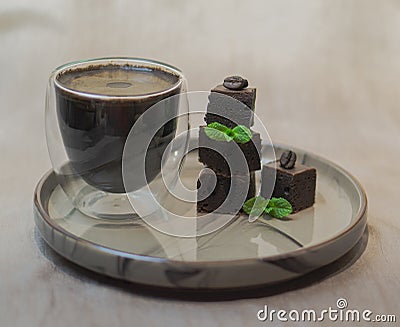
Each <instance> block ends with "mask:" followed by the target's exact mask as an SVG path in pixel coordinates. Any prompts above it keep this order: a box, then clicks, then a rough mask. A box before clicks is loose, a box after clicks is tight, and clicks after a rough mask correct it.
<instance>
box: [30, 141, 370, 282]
mask: <svg viewBox="0 0 400 327" xmlns="http://www.w3.org/2000/svg"><path fill="white" fill-rule="evenodd" d="M284 149H285V148H284V147H279V146H276V147H275V151H276V153H277V156H279V155H280V153H281V152H282V151H283V150H284ZM296 152H297V154H298V162H301V163H303V164H306V165H309V166H312V167H315V168H316V169H317V175H318V177H317V195H316V203H315V205H314V207H312V208H308V209H306V210H303V211H301V212H299V213H297V214H295V215H292V216H291V217H290V219H288V220H285V221H281V220H276V219H272V220H268V221H265V220H262V219H259V220H257V221H256V222H253V223H249V222H248V219H247V217H246V216H244V215H238V216H237V217H235V218H234V219H233V220H232V221H231V222H230V223H229V224H228V225H226V226H225V227H224V228H222V229H219V230H218V231H216V232H214V233H211V234H208V235H204V236H200V237H197V238H178V237H173V236H168V235H166V234H163V233H160V232H158V231H156V230H155V229H153V228H151V227H149V226H148V225H147V224H146V223H144V222H143V221H142V220H141V219H140V218H136V219H132V220H128V221H127V220H125V221H119V222H118V221H106V220H104V221H102V220H98V219H93V218H90V217H88V216H85V215H83V214H82V213H80V212H79V211H77V210H76V209H74V207H73V206H72V204H71V202H70V201H69V199H68V198H67V197H66V195H65V194H64V192H63V191H62V189H61V188H60V186H59V185H58V184H57V181H56V178H55V175H54V174H53V173H52V172H49V173H47V174H46V175H45V176H43V178H42V179H41V180H40V182H39V183H38V185H37V188H36V190H35V198H34V211H35V221H36V225H37V227H38V229H39V231H40V234H41V235H42V237H43V238H44V240H45V241H46V242H47V243H48V244H49V245H50V246H51V247H52V248H53V249H54V250H55V251H56V252H58V253H59V254H60V255H62V256H64V257H65V258H67V259H69V260H71V261H72V262H74V263H76V264H78V265H80V266H83V267H85V268H87V269H90V270H92V271H95V272H98V273H101V274H104V275H107V276H110V277H114V278H118V279H123V280H127V281H131V282H136V283H142V284H146V285H152V286H162V287H172V288H191V289H223V288H236V287H251V286H255V285H265V284H270V283H276V282H282V281H284V280H288V279H292V278H295V277H298V276H300V275H303V274H306V273H308V272H310V271H312V270H315V269H317V268H319V267H322V266H324V265H327V264H329V263H331V262H333V261H335V260H336V259H338V258H340V257H341V256H343V255H344V254H345V253H346V252H348V251H349V250H350V249H351V248H352V247H353V246H354V245H355V244H356V243H357V241H358V240H359V239H360V237H361V235H362V234H363V232H364V229H365V226H366V211H367V210H366V209H367V200H366V196H365V193H364V191H363V189H362V188H361V186H360V185H359V183H358V182H357V181H356V180H355V179H354V178H353V177H352V176H351V175H350V174H349V173H347V172H346V171H345V170H343V169H342V168H340V167H338V166H336V165H335V164H333V163H331V162H330V161H328V160H325V159H323V158H320V157H318V156H315V155H313V154H310V153H307V152H304V151H301V150H297V149H296ZM265 153H270V151H265ZM271 159H272V158H268V157H263V162H268V161H270V160H271ZM202 167H203V166H202V165H201V164H200V163H198V161H197V152H196V151H194V152H191V153H190V154H189V155H188V156H187V160H186V162H185V164H184V167H183V169H182V173H181V176H182V179H183V182H184V184H185V185H187V186H188V187H192V188H194V187H195V185H196V181H197V176H198V173H199V171H200V170H201V169H202ZM258 177H259V174H258ZM177 205H179V204H177ZM193 210H195V207H193Z"/></svg>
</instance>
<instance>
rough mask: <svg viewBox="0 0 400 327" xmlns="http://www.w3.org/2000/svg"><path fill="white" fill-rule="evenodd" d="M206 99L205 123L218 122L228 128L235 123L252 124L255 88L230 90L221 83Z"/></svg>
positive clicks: (235, 124)
mask: <svg viewBox="0 0 400 327" xmlns="http://www.w3.org/2000/svg"><path fill="white" fill-rule="evenodd" d="M221 94H222V95H221ZM227 96H228V97H227ZM208 100H209V103H208V106H207V113H206V115H205V118H204V120H205V121H206V123H207V124H210V123H213V122H218V123H221V124H224V125H225V126H228V127H229V128H233V127H235V126H237V125H244V126H247V127H251V126H253V125H254V117H253V112H254V108H255V101H256V89H255V88H244V89H242V90H230V89H227V88H226V87H224V86H223V85H218V86H216V87H215V88H213V89H212V90H211V93H210V95H209V96H208Z"/></svg>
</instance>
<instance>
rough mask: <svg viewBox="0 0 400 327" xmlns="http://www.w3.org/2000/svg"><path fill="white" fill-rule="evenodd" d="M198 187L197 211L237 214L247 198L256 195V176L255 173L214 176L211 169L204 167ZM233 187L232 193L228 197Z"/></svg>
mask: <svg viewBox="0 0 400 327" xmlns="http://www.w3.org/2000/svg"><path fill="white" fill-rule="evenodd" d="M215 179H216V180H215ZM231 183H232V185H231ZM197 188H198V191H197V198H198V201H197V211H199V212H216V213H226V214H236V213H238V212H239V211H240V210H241V209H242V206H243V203H244V202H245V201H246V200H247V199H249V198H252V197H254V196H255V192H256V184H255V176H254V173H250V174H249V175H246V176H232V177H229V176H225V175H220V174H215V176H214V173H213V172H212V171H211V170H210V169H203V170H202V171H201V173H200V176H199V179H198V181H197ZM231 188H232V195H231V196H230V197H229V199H227V196H228V194H229V191H230V190H231ZM207 195H208V196H207ZM226 199H227V201H226V203H224V201H225V200H226ZM242 199H244V200H242Z"/></svg>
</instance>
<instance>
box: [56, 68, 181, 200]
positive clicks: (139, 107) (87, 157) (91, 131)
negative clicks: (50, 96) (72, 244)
mask: <svg viewBox="0 0 400 327" xmlns="http://www.w3.org/2000/svg"><path fill="white" fill-rule="evenodd" d="M180 91H181V80H180V77H179V76H177V75H175V74H173V73H171V72H167V71H164V70H161V69H158V68H157V69H156V68H153V67H136V66H133V65H114V64H109V65H92V66H89V67H86V68H84V69H79V68H76V69H71V70H67V71H64V72H62V73H60V74H59V75H58V76H56V100H57V115H58V120H59V125H60V129H61V134H62V138H63V142H64V146H65V148H66V151H67V154H68V157H69V159H70V163H71V167H72V169H73V170H74V172H75V173H77V174H79V175H80V176H81V177H82V178H83V179H84V180H85V181H86V182H87V183H88V184H90V185H92V186H94V187H96V188H98V189H101V190H103V191H107V192H112V193H123V192H125V188H124V184H123V180H122V152H123V148H124V145H125V142H126V138H127V136H128V134H129V131H130V130H131V127H132V126H133V124H134V123H135V122H136V120H137V119H138V118H139V117H140V116H141V115H142V114H143V113H144V112H145V111H146V110H147V109H148V108H150V107H151V106H153V105H154V104H155V103H157V102H159V101H161V100H163V99H165V98H167V97H171V96H173V95H176V94H179V93H180ZM173 99H174V98H173ZM177 111H178V100H176V101H172V102H171V103H170V104H169V108H168V110H166V113H165V120H164V121H166V123H165V124H164V125H163V127H162V128H161V129H159V130H158V132H157V134H156V135H155V136H154V137H153V138H152V142H151V143H150V147H149V151H147V154H146V164H145V172H146V178H147V181H148V182H150V181H151V180H153V179H154V177H155V176H156V175H157V174H158V173H159V172H160V167H161V158H162V155H163V153H164V150H165V148H166V147H167V145H168V143H169V142H170V141H171V140H172V139H173V137H174V135H175V131H176V119H175V118H173V117H174V116H175V115H176V114H177ZM161 114H164V113H161ZM169 117H171V119H170V118H169ZM142 186H144V185H134V187H135V189H138V188H140V187H142ZM129 191H131V190H129Z"/></svg>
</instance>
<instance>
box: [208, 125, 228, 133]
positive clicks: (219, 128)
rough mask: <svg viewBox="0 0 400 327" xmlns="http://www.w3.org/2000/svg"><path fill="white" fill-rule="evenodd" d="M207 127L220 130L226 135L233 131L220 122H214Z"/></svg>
mask: <svg viewBox="0 0 400 327" xmlns="http://www.w3.org/2000/svg"><path fill="white" fill-rule="evenodd" d="M207 127H210V128H214V129H216V130H219V131H221V132H223V133H225V134H228V133H229V132H230V131H231V129H230V128H229V127H226V126H225V125H223V124H220V123H218V122H213V123H211V124H208V125H207Z"/></svg>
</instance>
